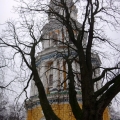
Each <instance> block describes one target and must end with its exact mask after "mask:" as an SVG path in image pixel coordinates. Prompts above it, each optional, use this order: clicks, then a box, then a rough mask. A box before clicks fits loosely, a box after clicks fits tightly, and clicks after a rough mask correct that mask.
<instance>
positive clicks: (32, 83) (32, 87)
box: [30, 80, 35, 96]
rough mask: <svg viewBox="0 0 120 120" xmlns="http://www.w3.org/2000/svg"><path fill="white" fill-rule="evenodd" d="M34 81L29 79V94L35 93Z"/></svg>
mask: <svg viewBox="0 0 120 120" xmlns="http://www.w3.org/2000/svg"><path fill="white" fill-rule="evenodd" d="M34 88H35V82H34V81H33V80H31V88H30V96H34V95H35V89H34Z"/></svg>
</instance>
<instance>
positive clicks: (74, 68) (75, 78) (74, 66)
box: [72, 61, 78, 87]
mask: <svg viewBox="0 0 120 120" xmlns="http://www.w3.org/2000/svg"><path fill="white" fill-rule="evenodd" d="M72 69H73V74H74V72H76V70H77V68H76V64H75V61H74V62H73V63H72ZM74 80H75V86H76V87H77V84H78V83H77V82H78V81H77V77H76V75H75V76H74Z"/></svg>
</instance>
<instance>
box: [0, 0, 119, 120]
mask: <svg viewBox="0 0 120 120" xmlns="http://www.w3.org/2000/svg"><path fill="white" fill-rule="evenodd" d="M22 2H23V1H22ZM23 3H24V5H26V7H22V9H20V12H21V13H22V21H19V22H16V24H14V22H8V29H7V30H6V31H4V32H5V35H4V36H2V37H1V39H0V40H1V42H2V45H5V47H11V48H12V49H14V51H15V53H14V55H16V54H20V55H21V68H22V69H24V68H23V67H22V66H24V65H26V66H27V67H28V68H29V70H30V71H31V75H30V76H29V80H28V82H27V85H26V87H25V89H24V90H26V88H27V86H28V85H29V82H30V80H31V79H32V78H33V80H34V82H35V85H36V86H37V89H38V93H39V99H40V104H41V106H42V109H43V112H44V115H45V118H46V119H47V120H50V119H51V120H59V118H58V116H56V115H55V113H54V112H53V110H52V108H51V106H50V104H49V102H48V100H47V97H46V93H45V90H44V86H43V84H42V82H41V78H40V77H39V74H38V71H37V67H36V57H35V55H36V50H37V49H39V44H40V42H41V40H48V39H46V38H44V37H43V36H42V29H40V28H41V27H40V26H39V25H38V24H36V23H35V21H34V20H33V19H34V18H33V16H32V20H30V17H29V19H27V17H26V13H27V12H28V13H29V14H30V13H32V15H33V14H34V13H35V12H37V13H41V12H42V13H43V12H44V13H47V14H48V15H49V16H50V17H51V18H50V19H53V20H57V22H58V23H59V24H62V25H63V26H64V27H65V28H66V30H67V33H68V38H69V40H70V41H72V44H73V45H74V47H71V46H70V42H68V43H63V44H64V45H66V46H67V52H68V55H67V56H65V55H63V58H64V60H65V62H66V63H67V65H68V71H67V74H68V77H67V78H68V79H69V99H70V100H69V102H70V105H71V109H72V112H73V114H74V116H75V118H76V119H77V120H93V119H95V120H102V116H103V112H104V110H105V108H106V107H107V106H108V105H109V103H110V102H111V100H112V99H113V98H114V97H115V96H116V95H117V94H118V93H119V91H120V74H119V69H120V66H119V64H118V63H116V65H115V66H113V67H108V68H105V67H102V66H96V67H95V68H93V65H92V54H93V53H92V48H94V44H96V43H97V44H98V43H100V42H102V43H104V44H106V43H107V44H108V45H110V46H112V47H113V48H114V49H116V50H118V49H117V48H116V46H115V44H114V43H112V42H110V40H109V39H107V37H106V36H105V34H104V32H103V30H102V28H101V26H99V25H98V24H99V23H101V25H104V24H106V25H111V26H113V27H114V28H115V29H117V27H118V26H119V21H118V20H119V17H120V16H119V14H120V13H119V4H120V3H119V2H118V1H117V0H116V1H113V0H111V1H107V0H85V1H80V3H81V4H80V5H81V6H80V7H79V9H81V10H83V12H82V13H83V14H82V19H81V26H78V24H77V22H76V21H75V20H74V19H73V18H72V16H71V9H72V7H73V5H74V3H73V2H71V4H69V1H65V0H51V4H50V5H48V4H45V3H42V2H41V1H34V3H35V4H34V5H33V4H27V3H25V2H23ZM75 3H79V1H78V0H77V1H75ZM51 5H52V6H51ZM54 6H56V7H54ZM58 9H59V10H61V11H62V13H61V12H58ZM28 13H27V14H28ZM106 16H107V17H106ZM108 17H110V19H108ZM41 19H42V18H41ZM103 23H104V24H103ZM17 25H18V27H17ZM40 25H41V24H40ZM74 31H76V32H74ZM85 33H87V34H88V36H87V41H86V45H85V46H84V44H83V43H84V35H85ZM52 39H53V41H55V39H54V38H52ZM71 50H74V51H75V52H76V55H75V56H72V55H71V52H70V51H71ZM74 60H77V63H78V65H79V66H80V73H79V74H80V76H81V80H80V84H81V86H80V88H81V91H82V103H83V104H82V108H80V107H79V104H78V102H77V99H76V91H75V85H74V82H75V80H74V76H75V72H74V71H73V69H72V62H73V61H74ZM96 69H101V75H99V76H97V77H95V78H93V74H94V72H95V70H96ZM115 70H116V71H115ZM105 79H106V83H105V84H104V85H103V86H102V87H101V88H100V89H98V90H96V91H95V90H94V86H95V84H96V82H98V81H101V80H103V81H104V80H105Z"/></svg>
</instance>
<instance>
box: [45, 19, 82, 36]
mask: <svg viewBox="0 0 120 120" xmlns="http://www.w3.org/2000/svg"><path fill="white" fill-rule="evenodd" d="M75 23H76V26H77V27H78V28H79V29H81V27H82V24H80V23H79V22H78V21H75ZM63 27H64V25H63V24H62V23H61V22H59V21H58V20H56V19H53V20H50V21H49V23H47V24H46V25H45V26H44V27H43V35H44V34H46V33H48V32H50V31H53V30H57V29H61V28H63ZM73 28H74V29H75V25H74V24H73Z"/></svg>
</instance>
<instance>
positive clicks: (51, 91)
mask: <svg viewBox="0 0 120 120" xmlns="http://www.w3.org/2000/svg"><path fill="white" fill-rule="evenodd" d="M52 1H55V3H53V2H52ZM60 1H61V0H51V2H50V5H49V11H51V12H49V15H48V20H49V22H48V23H47V24H46V25H45V26H44V27H43V33H42V37H43V40H42V51H41V52H39V53H38V56H37V57H36V66H37V68H38V72H39V76H40V78H41V81H42V83H43V85H44V89H45V91H46V95H47V98H48V101H49V103H50V104H51V106H52V109H53V111H54V112H55V114H56V115H57V116H58V117H59V118H60V119H61V120H75V118H74V115H73V114H72V110H71V107H70V105H69V95H68V87H69V86H68V80H67V71H68V66H67V64H66V62H65V60H64V59H63V58H64V56H67V55H68V49H67V46H66V43H67V44H69V46H72V47H74V46H73V44H72V42H71V40H70V39H69V35H68V32H67V29H66V27H65V26H64V25H63V24H61V22H60V21H59V18H57V17H56V16H55V14H54V15H53V14H52V11H54V12H56V13H59V14H60V15H63V16H65V11H64V9H62V7H60V5H61V4H60ZM64 1H65V0H64ZM66 4H67V6H68V7H69V11H70V16H71V18H72V19H73V20H74V21H75V22H76V25H77V27H78V28H79V29H81V26H82V25H81V24H80V23H79V22H78V21H77V11H78V10H77V8H76V6H75V5H74V2H73V0H66ZM74 32H75V35H76V36H77V32H76V31H74ZM86 39H87V33H85V35H84V42H83V45H85V44H86ZM75 54H76V53H75V51H74V50H72V51H71V56H74V55H75ZM92 59H93V61H94V63H93V65H94V67H97V66H100V64H101V62H100V59H99V56H98V55H97V54H93V55H92ZM72 69H73V71H74V72H75V73H76V74H75V89H76V92H77V100H78V103H79V105H80V106H82V95H81V89H80V82H79V81H80V79H81V77H80V66H79V65H78V63H77V62H76V61H74V62H73V64H72ZM99 72H100V71H99V70H97V71H96V74H95V76H98V75H99ZM95 76H93V77H95ZM99 88H100V84H99V83H98V84H97V87H95V89H99ZM26 108H27V120H45V116H44V114H43V112H42V108H41V105H40V101H39V99H38V91H37V88H36V86H35V83H34V81H31V91H30V100H29V101H27V104H26ZM104 120H108V119H107V118H105V119H104Z"/></svg>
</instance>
